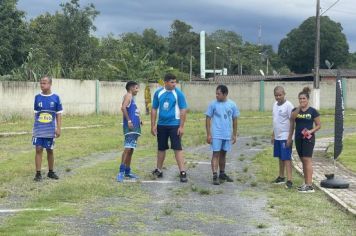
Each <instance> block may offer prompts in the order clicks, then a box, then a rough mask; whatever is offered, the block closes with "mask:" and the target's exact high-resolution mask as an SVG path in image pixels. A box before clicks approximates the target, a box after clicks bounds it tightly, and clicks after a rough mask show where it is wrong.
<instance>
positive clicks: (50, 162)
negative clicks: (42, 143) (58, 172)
mask: <svg viewBox="0 0 356 236" xmlns="http://www.w3.org/2000/svg"><path fill="white" fill-rule="evenodd" d="M46 151H47V161H48V171H53V167H54V153H53V150H52V149H46Z"/></svg>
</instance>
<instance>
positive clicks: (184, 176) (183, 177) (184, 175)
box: [180, 171, 188, 183]
mask: <svg viewBox="0 0 356 236" xmlns="http://www.w3.org/2000/svg"><path fill="white" fill-rule="evenodd" d="M180 182H182V183H185V182H188V178H187V173H186V172H185V171H182V172H180Z"/></svg>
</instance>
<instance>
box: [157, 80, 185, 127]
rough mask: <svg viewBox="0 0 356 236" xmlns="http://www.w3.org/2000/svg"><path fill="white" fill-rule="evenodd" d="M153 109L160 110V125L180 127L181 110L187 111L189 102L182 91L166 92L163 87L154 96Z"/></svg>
mask: <svg viewBox="0 0 356 236" xmlns="http://www.w3.org/2000/svg"><path fill="white" fill-rule="evenodd" d="M152 108H153V109H157V110H158V123H157V124H158V125H167V126H173V125H179V124H180V110H181V109H187V102H186V100H185V97H184V94H183V92H182V91H181V90H180V89H178V88H175V89H173V90H166V89H165V88H164V87H162V88H159V89H157V90H156V92H155V94H154V96H153V101H152Z"/></svg>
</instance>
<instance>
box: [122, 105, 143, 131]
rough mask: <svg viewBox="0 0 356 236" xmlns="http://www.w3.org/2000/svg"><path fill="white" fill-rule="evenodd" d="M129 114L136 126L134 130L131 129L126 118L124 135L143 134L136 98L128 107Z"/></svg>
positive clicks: (124, 120)
mask: <svg viewBox="0 0 356 236" xmlns="http://www.w3.org/2000/svg"><path fill="white" fill-rule="evenodd" d="M126 111H127V114H128V115H129V118H130V120H131V122H132V124H133V126H134V128H133V129H129V125H128V120H127V119H126V118H125V116H124V119H123V130H124V135H127V134H139V135H140V134H141V121H140V110H139V109H138V107H137V105H136V103H135V100H134V98H132V99H131V102H130V104H129V105H128V106H127V107H126Z"/></svg>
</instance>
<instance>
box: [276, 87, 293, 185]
mask: <svg viewBox="0 0 356 236" xmlns="http://www.w3.org/2000/svg"><path fill="white" fill-rule="evenodd" d="M285 95H286V94H285V91H284V88H283V87H281V86H277V87H275V88H274V97H275V99H276V102H275V103H274V104H273V133H272V138H271V142H272V144H273V156H274V157H278V158H279V175H278V177H277V178H276V179H275V180H274V181H273V183H275V184H284V183H285V184H286V188H288V189H290V188H292V187H293V183H292V162H291V159H292V158H291V157H292V148H291V147H288V146H287V145H286V144H287V139H288V135H289V124H290V121H289V119H290V117H291V114H292V110H293V105H292V103H291V102H289V101H287V100H286V99H285ZM284 170H286V171H287V181H286V178H285V175H284V173H285V172H284Z"/></svg>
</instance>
